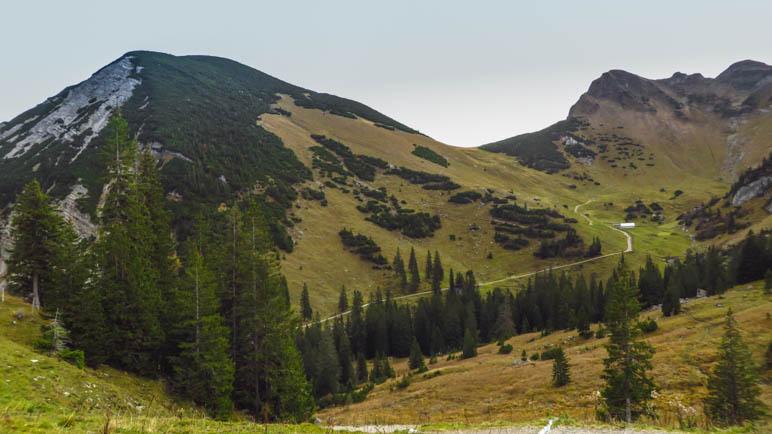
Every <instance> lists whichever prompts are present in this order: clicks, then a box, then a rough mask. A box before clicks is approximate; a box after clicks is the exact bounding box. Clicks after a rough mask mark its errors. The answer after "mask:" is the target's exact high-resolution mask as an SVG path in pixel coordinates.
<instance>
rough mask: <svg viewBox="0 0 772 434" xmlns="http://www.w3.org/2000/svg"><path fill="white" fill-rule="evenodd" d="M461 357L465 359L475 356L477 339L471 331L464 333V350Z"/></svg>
mask: <svg viewBox="0 0 772 434" xmlns="http://www.w3.org/2000/svg"><path fill="white" fill-rule="evenodd" d="M462 356H463V358H465V359H468V358H471V357H475V356H477V337H476V336H475V333H474V331H473V330H471V329H466V331H465V332H464V348H463V351H462Z"/></svg>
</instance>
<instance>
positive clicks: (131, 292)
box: [95, 115, 164, 375]
mask: <svg viewBox="0 0 772 434" xmlns="http://www.w3.org/2000/svg"><path fill="white" fill-rule="evenodd" d="M106 137H107V146H108V148H109V149H110V150H111V151H110V152H109V154H108V155H110V156H111V161H110V163H109V168H110V177H111V182H110V184H109V185H108V192H107V196H106V199H105V203H104V206H103V207H102V208H101V210H100V211H101V215H100V217H101V219H100V220H101V226H100V234H99V237H98V240H97V243H96V245H95V251H96V258H97V267H98V270H99V279H98V283H97V284H98V286H99V289H100V292H101V293H102V294H103V295H104V298H103V307H104V312H105V323H106V324H109V325H110V327H109V328H108V334H107V336H106V338H107V339H106V340H107V345H108V347H109V348H112V349H113V351H112V354H111V357H110V361H112V362H113V363H114V364H116V365H118V366H119V367H122V368H125V369H128V370H132V371H136V372H139V373H141V374H145V375H157V374H158V370H159V366H160V363H161V356H162V355H161V351H160V350H161V348H162V345H163V343H164V330H163V327H162V325H161V321H160V314H161V309H162V297H161V293H160V290H159V288H158V286H157V282H158V281H159V276H158V273H159V270H158V269H157V268H156V267H155V264H153V262H152V259H151V256H152V252H153V249H152V245H153V243H152V239H153V235H152V230H153V229H152V225H151V222H150V213H149V211H148V209H147V206H146V203H145V199H144V197H143V194H142V190H141V188H140V186H139V180H138V176H137V169H136V168H137V143H136V141H135V140H133V139H130V137H129V134H128V124H127V123H126V120H125V119H123V118H122V117H121V116H120V115H116V116H113V117H112V118H111V120H110V123H109V125H108V129H107V135H106Z"/></svg>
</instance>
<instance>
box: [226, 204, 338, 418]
mask: <svg viewBox="0 0 772 434" xmlns="http://www.w3.org/2000/svg"><path fill="white" fill-rule="evenodd" d="M245 205H246V211H245V212H244V216H243V218H244V222H243V225H242V226H243V228H244V230H243V231H242V233H243V235H244V236H245V242H243V243H242V245H244V246H245V247H246V249H245V250H244V251H243V252H241V257H242V258H243V259H244V260H245V263H246V264H247V266H246V267H245V268H244V269H243V275H241V276H237V280H238V282H240V287H238V288H237V293H236V303H235V306H234V307H235V310H234V315H235V324H236V329H235V330H236V333H235V339H236V341H235V345H234V349H235V357H234V359H233V361H234V364H235V367H236V375H235V378H236V381H235V384H234V399H235V402H236V403H237V405H238V406H239V407H241V408H243V409H247V410H249V411H251V412H252V414H253V415H255V416H257V417H260V418H261V419H262V420H265V421H271V420H287V421H302V420H307V419H308V418H309V417H310V414H311V412H312V410H313V400H312V398H311V394H310V389H309V385H308V383H307V381H306V379H305V377H304V375H303V366H302V362H301V358H300V354H299V353H298V350H297V347H296V346H295V343H294V341H293V339H292V337H291V334H290V333H287V331H288V330H293V329H295V327H296V326H297V324H296V320H295V317H294V316H293V315H292V312H291V310H290V309H289V306H287V304H286V299H285V297H284V294H283V288H282V284H281V283H282V279H281V275H280V274H279V273H278V269H279V267H278V258H277V257H276V254H275V252H273V251H272V250H271V246H272V243H271V237H270V230H269V227H268V224H267V222H266V219H265V217H264V215H263V213H262V210H261V209H260V207H259V204H257V203H256V202H254V201H248V202H247V203H246V204H245ZM332 352H333V354H334V353H335V348H334V345H333V349H332ZM334 367H335V368H336V369H339V366H338V362H337V360H335V363H334ZM337 377H338V375H337V374H336V375H335V379H336V381H337Z"/></svg>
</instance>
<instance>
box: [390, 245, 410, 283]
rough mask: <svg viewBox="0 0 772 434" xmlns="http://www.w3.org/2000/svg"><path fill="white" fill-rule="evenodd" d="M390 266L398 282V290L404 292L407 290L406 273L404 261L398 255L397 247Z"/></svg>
mask: <svg viewBox="0 0 772 434" xmlns="http://www.w3.org/2000/svg"><path fill="white" fill-rule="evenodd" d="M392 266H393V268H394V274H395V275H396V276H397V281H398V282H399V289H401V290H403V291H404V290H405V289H407V273H406V272H405V261H404V260H402V255H401V254H400V253H399V247H397V254H396V255H394V261H392Z"/></svg>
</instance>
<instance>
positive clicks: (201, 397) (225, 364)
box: [171, 242, 234, 418]
mask: <svg viewBox="0 0 772 434" xmlns="http://www.w3.org/2000/svg"><path fill="white" fill-rule="evenodd" d="M216 289H217V282H216V280H215V276H214V274H213V273H212V272H211V270H210V269H209V268H208V267H207V265H206V262H205V259H204V257H203V255H202V254H201V251H200V249H199V246H198V245H196V243H195V242H191V245H190V247H189V252H188V255H187V261H186V264H185V275H184V278H183V279H182V281H181V287H180V289H179V290H178V291H176V294H175V296H174V300H172V301H171V303H172V307H173V308H174V312H176V313H177V315H176V317H178V318H180V317H181V322H180V323H179V324H175V328H177V329H179V330H178V332H177V333H175V336H179V337H181V339H180V341H179V342H177V346H178V348H179V355H178V356H175V357H174V358H173V369H174V379H175V385H176V387H177V388H179V389H181V390H182V391H183V393H184V394H185V395H187V396H188V397H190V398H191V399H193V400H194V401H195V402H197V403H199V404H202V405H203V406H204V407H206V408H207V409H208V410H209V411H210V412H211V413H212V414H213V415H214V416H215V417H218V418H225V417H227V416H228V415H229V414H230V413H231V411H232V409H233V402H232V401H231V393H232V392H233V380H234V378H233V375H234V366H233V361H232V360H231V359H230V354H229V342H228V336H229V332H228V329H227V327H226V326H225V323H224V321H223V318H222V316H221V315H220V301H219V299H218V297H217V293H216Z"/></svg>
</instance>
